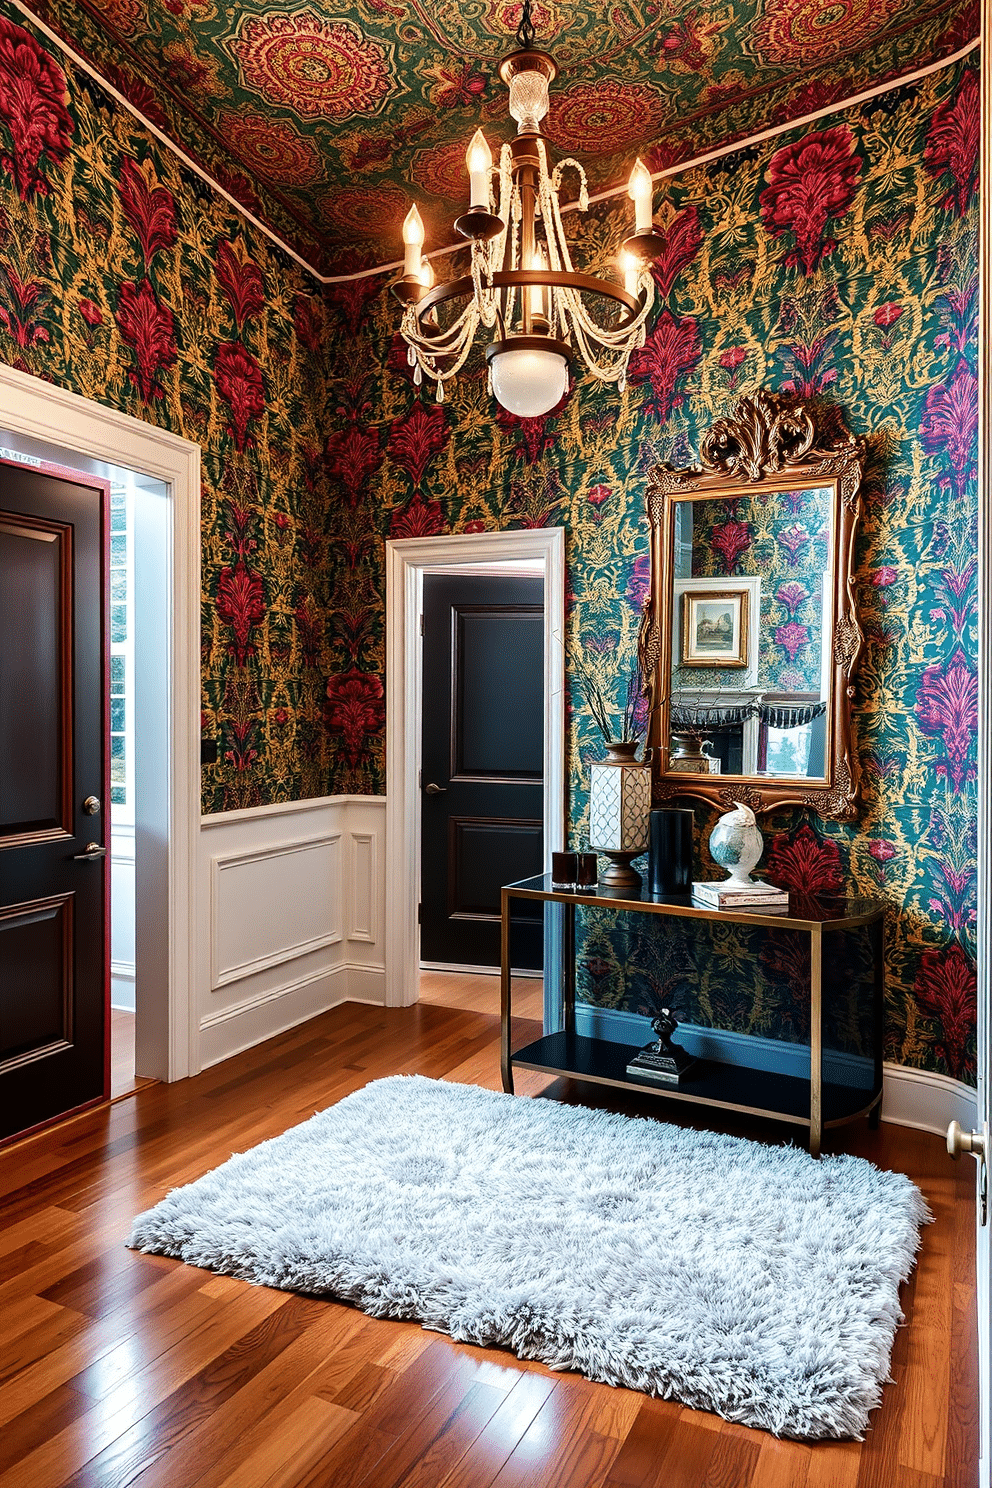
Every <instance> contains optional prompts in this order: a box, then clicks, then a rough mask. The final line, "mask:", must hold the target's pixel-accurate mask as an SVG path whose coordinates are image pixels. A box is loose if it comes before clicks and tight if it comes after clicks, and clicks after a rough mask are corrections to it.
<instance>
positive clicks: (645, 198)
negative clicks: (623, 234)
mask: <svg viewBox="0 0 992 1488" xmlns="http://www.w3.org/2000/svg"><path fill="white" fill-rule="evenodd" d="M653 189H654V183H653V181H652V180H651V172H650V171H649V170H648V168H647V166H646V165H645V164H644V162H643V160H641V159H640V157H638V159H637V160H636V161H635V162H634V169H633V170H632V171H631V173H630V182H629V184H628V186H627V195H628V196H629V197H630V199H631V201H632V202H633V203H634V231H635V232H638V233H647V232H650V231H651V216H652V212H651V206H652V203H651V196H652V192H653Z"/></svg>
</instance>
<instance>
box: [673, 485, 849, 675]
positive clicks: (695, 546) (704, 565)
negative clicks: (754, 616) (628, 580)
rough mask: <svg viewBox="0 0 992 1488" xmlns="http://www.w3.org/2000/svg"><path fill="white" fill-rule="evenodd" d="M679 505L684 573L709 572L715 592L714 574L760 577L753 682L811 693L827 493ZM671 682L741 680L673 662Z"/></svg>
mask: <svg viewBox="0 0 992 1488" xmlns="http://www.w3.org/2000/svg"><path fill="white" fill-rule="evenodd" d="M686 508H687V511H686V515H687V519H688V520H689V521H691V523H692V534H691V544H692V547H691V557H692V564H691V566H692V573H691V574H686V575H685V577H691V578H710V577H712V578H713V580H714V583H713V589H714V591H715V592H716V591H719V590H720V589H721V587H722V586H721V583H720V580H721V579H726V580H732V579H740V578H752V577H755V576H757V577H760V579H761V615H760V620H759V625H758V678H757V686H758V687H760V688H762V689H765V690H768V691H774V692H817V693H818V692H819V690H820V682H821V674H822V657H821V654H820V633H821V631H822V629H823V575H824V573H825V572H826V571H827V567H828V565H829V563H830V543H831V534H830V522H831V517H830V509H829V504H828V499H827V492H826V491H825V490H819V491H816V490H805V491H783V492H781V493H780V494H777V495H776V496H772V495H771V494H770V493H769V492H767V491H759V492H757V493H756V494H755V495H753V496H751V497H744V498H741V499H735V500H733V501H716V500H713V501H695V502H691V503H688V502H687V503H686ZM682 576H683V575H681V574H680V575H679V577H682ZM730 587H732V585H731V586H730ZM675 684H676V686H677V687H682V688H691V687H713V688H720V689H721V690H724V691H728V692H732V691H734V690H735V689H737V688H740V687H741V686H742V685H744V674H743V673H741V672H740V671H737V672H734V671H733V670H732V669H731V668H724V667H707V668H706V669H705V671H701V670H699V669H693V668H690V667H676V669H675Z"/></svg>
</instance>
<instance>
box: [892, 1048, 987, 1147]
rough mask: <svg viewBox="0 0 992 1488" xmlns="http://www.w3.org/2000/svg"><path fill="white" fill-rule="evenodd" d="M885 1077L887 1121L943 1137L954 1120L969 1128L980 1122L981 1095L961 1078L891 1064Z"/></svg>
mask: <svg viewBox="0 0 992 1488" xmlns="http://www.w3.org/2000/svg"><path fill="white" fill-rule="evenodd" d="M882 1079H883V1085H882V1091H883V1094H882V1120H883V1121H891V1122H892V1123H893V1125H894V1126H911V1127H913V1128H915V1130H916V1131H928V1132H934V1133H935V1134H936V1135H937V1136H941V1137H942V1136H943V1135H944V1133H945V1132H946V1131H947V1128H948V1126H949V1125H950V1123H951V1122H952V1121H960V1123H961V1125H962V1126H963V1127H965V1128H966V1129H968V1130H970V1129H971V1128H972V1127H973V1126H975V1125H976V1123H977V1120H978V1098H977V1095H976V1093H975V1091H974V1090H973V1089H972V1087H971V1086H970V1085H962V1084H961V1082H960V1080H952V1079H951V1078H950V1076H948V1075H935V1074H931V1072H930V1071H929V1070H918V1069H910V1068H908V1066H906V1065H903V1064H887V1065H886V1066H885V1070H884V1072H883V1077H882Z"/></svg>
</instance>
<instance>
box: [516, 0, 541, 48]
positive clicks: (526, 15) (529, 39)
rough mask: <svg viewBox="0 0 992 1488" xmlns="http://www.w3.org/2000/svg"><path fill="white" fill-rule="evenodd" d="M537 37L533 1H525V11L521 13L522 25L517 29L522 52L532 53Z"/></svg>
mask: <svg viewBox="0 0 992 1488" xmlns="http://www.w3.org/2000/svg"><path fill="white" fill-rule="evenodd" d="M536 35H537V32H536V31H535V30H534V22H533V20H532V19H531V0H524V4H523V10H522V11H521V13H520V25H519V26H518V27H517V41H518V42H519V44H520V49H521V51H524V52H529V51H530V49H531V47H532V46H533V45H534V37H535V36H536Z"/></svg>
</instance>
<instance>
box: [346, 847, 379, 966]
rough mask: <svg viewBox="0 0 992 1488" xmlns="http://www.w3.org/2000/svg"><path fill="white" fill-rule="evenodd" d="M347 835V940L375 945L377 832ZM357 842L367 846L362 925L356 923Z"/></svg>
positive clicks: (376, 927)
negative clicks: (349, 841) (348, 878)
mask: <svg viewBox="0 0 992 1488" xmlns="http://www.w3.org/2000/svg"><path fill="white" fill-rule="evenodd" d="M349 835H350V837H351V851H350V853H349V855H348V861H349V863H350V865H351V885H350V887H351V894H350V896H349V900H350V904H351V912H350V914H349V916H348V918H349V921H350V925H349V929H348V939H349V940H360V941H364V942H366V943H367V944H369V945H375V943H376V941H377V940H378V938H379V930H378V920H379V916H378V914H377V907H378V906H377V904H376V898H377V896H376V892H375V886H376V883H377V882H378V871H379V870H378V855H377V843H376V836H377V834H376V833H375V832H351V833H349ZM359 843H361V844H362V845H363V846H364V847H365V848H367V852H366V853H365V854H364V857H365V869H364V873H363V880H364V884H363V887H364V890H365V903H366V915H365V920H366V923H365V924H363V925H359V924H358V914H357V902H358V888H359V884H358V858H359V852H358V844H359Z"/></svg>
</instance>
